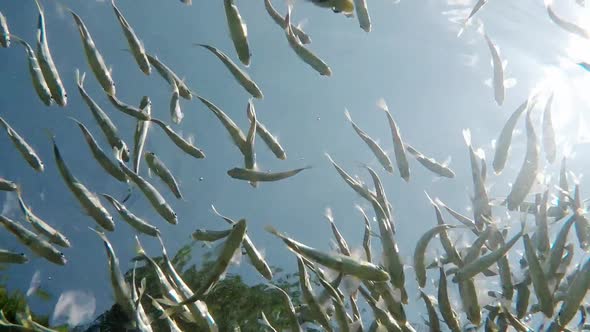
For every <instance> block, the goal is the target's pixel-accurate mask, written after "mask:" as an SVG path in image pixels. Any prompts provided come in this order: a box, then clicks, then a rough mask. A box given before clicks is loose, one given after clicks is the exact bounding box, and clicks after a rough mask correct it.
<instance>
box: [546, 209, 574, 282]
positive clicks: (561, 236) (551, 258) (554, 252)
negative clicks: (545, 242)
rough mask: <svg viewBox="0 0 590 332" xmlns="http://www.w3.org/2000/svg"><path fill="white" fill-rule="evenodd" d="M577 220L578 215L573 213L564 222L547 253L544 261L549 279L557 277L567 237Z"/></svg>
mask: <svg viewBox="0 0 590 332" xmlns="http://www.w3.org/2000/svg"><path fill="white" fill-rule="evenodd" d="M575 221H576V216H575V215H572V216H571V217H570V218H568V219H567V220H566V221H565V222H564V223H563V225H562V226H561V228H560V230H559V232H558V233H557V234H556V235H555V240H554V241H553V244H552V245H551V249H550V251H549V254H548V255H547V259H546V261H545V262H544V263H545V266H544V271H545V274H546V275H547V279H553V278H554V277H555V275H556V273H557V270H558V269H559V266H560V264H561V263H562V259H563V252H564V249H565V246H566V242H567V237H568V234H569V231H570V229H571V227H572V225H573V224H574V222H575Z"/></svg>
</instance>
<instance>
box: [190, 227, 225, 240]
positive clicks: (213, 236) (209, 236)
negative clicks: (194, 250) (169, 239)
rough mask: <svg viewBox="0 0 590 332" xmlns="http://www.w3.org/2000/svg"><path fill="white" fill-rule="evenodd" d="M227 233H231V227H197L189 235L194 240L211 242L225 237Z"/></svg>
mask: <svg viewBox="0 0 590 332" xmlns="http://www.w3.org/2000/svg"><path fill="white" fill-rule="evenodd" d="M229 233H231V229H226V230H223V231H212V230H205V229H197V230H196V231H194V232H193V233H192V234H191V237H192V238H193V240H195V241H203V242H213V241H217V240H221V239H223V238H226V237H227V236H228V235H229Z"/></svg>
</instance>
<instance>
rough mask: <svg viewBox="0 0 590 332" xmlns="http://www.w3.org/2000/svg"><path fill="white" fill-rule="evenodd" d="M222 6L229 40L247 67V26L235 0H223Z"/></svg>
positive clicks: (248, 50)
mask: <svg viewBox="0 0 590 332" xmlns="http://www.w3.org/2000/svg"><path fill="white" fill-rule="evenodd" d="M223 7H224V8H225V17H226V18H227V26H228V28H229V34H230V36H231V40H232V42H233V43H234V47H235V49H236V52H237V53H238V58H239V59H240V61H241V62H242V63H243V64H244V66H246V67H248V66H249V65H250V57H251V56H252V53H251V52H250V46H248V28H247V27H246V23H244V20H243V19H242V16H241V15H240V12H239V10H238V6H237V5H236V4H235V0H223Z"/></svg>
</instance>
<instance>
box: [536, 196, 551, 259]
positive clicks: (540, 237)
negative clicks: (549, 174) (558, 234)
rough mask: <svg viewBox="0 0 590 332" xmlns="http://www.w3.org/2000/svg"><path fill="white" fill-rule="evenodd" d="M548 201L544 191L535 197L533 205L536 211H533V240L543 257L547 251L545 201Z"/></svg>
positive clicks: (547, 233) (547, 235) (547, 229)
mask: <svg viewBox="0 0 590 332" xmlns="http://www.w3.org/2000/svg"><path fill="white" fill-rule="evenodd" d="M548 199H549V191H548V190H545V192H544V193H543V195H542V196H541V195H539V194H538V195H537V198H536V199H535V203H536V205H537V211H535V225H536V226H537V227H536V229H535V234H534V236H533V240H534V243H535V247H536V248H537V250H538V251H539V252H540V253H542V254H543V255H544V254H545V253H547V252H548V251H549V225H548V222H547V211H548V210H547V200H548Z"/></svg>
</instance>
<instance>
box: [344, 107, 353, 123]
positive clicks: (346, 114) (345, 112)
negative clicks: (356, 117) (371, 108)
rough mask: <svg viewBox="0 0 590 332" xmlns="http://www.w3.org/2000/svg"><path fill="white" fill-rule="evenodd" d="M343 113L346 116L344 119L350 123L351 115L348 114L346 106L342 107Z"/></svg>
mask: <svg viewBox="0 0 590 332" xmlns="http://www.w3.org/2000/svg"><path fill="white" fill-rule="evenodd" d="M344 115H345V116H346V119H347V120H348V121H349V122H350V123H352V117H351V116H350V112H348V109H347V108H344Z"/></svg>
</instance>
